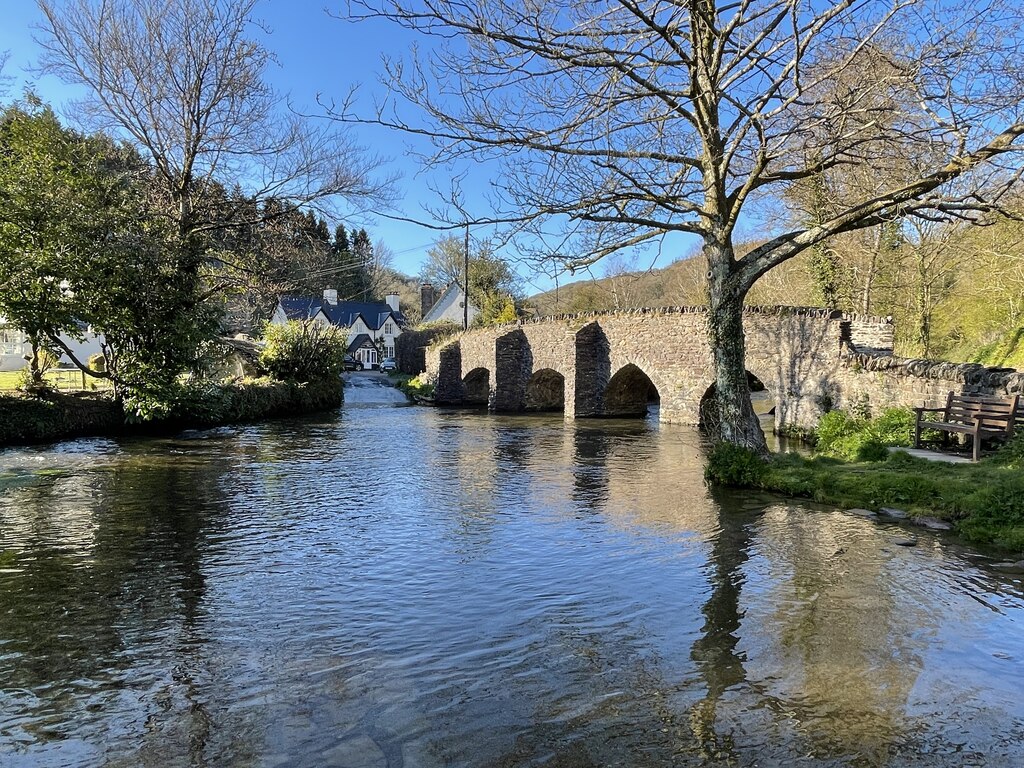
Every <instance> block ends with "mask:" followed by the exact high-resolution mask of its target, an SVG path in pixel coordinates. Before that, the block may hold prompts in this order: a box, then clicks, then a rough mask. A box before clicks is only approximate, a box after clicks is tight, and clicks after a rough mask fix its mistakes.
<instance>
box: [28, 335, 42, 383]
mask: <svg viewBox="0 0 1024 768" xmlns="http://www.w3.org/2000/svg"><path fill="white" fill-rule="evenodd" d="M28 340H29V344H31V345H32V356H31V357H30V358H29V360H28V372H29V381H30V383H31V386H32V387H33V388H35V387H42V386H43V367H42V365H41V361H42V359H43V348H42V346H40V344H39V337H38V336H36V335H35V334H32V335H30V336H29V339H28Z"/></svg>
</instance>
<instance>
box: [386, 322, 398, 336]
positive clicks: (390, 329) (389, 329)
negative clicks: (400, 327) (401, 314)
mask: <svg viewBox="0 0 1024 768" xmlns="http://www.w3.org/2000/svg"><path fill="white" fill-rule="evenodd" d="M384 333H386V334H387V335H388V336H394V335H395V326H394V325H392V324H391V323H385V324H384Z"/></svg>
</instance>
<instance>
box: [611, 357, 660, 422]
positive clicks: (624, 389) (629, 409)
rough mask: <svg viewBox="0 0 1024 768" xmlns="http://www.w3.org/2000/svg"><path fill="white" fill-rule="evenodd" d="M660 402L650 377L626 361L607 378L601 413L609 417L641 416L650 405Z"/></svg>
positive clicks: (644, 414)
mask: <svg viewBox="0 0 1024 768" xmlns="http://www.w3.org/2000/svg"><path fill="white" fill-rule="evenodd" d="M660 403H661V395H660V393H659V392H658V388H657V387H656V386H655V385H654V382H653V381H651V377H650V376H648V375H647V374H646V373H644V372H643V370H641V369H640V367H639V366H637V365H635V364H633V363H627V364H626V365H624V366H622V367H621V368H620V369H619V370H618V371H616V372H615V375H614V376H612V377H611V378H610V379H609V380H608V386H607V387H606V388H605V391H604V407H603V408H602V413H603V415H604V416H606V417H609V418H643V417H644V416H646V415H647V413H648V410H649V408H650V406H651V405H655V404H660Z"/></svg>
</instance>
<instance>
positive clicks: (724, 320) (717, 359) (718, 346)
mask: <svg viewBox="0 0 1024 768" xmlns="http://www.w3.org/2000/svg"><path fill="white" fill-rule="evenodd" d="M704 253H705V256H706V257H707V260H708V266H709V272H708V278H709V279H708V283H709V288H710V294H711V296H710V308H709V311H708V335H709V337H710V342H711V350H712V356H713V362H714V371H715V410H716V416H717V419H716V421H717V425H715V427H716V431H717V433H718V434H716V435H714V437H716V438H717V439H718V440H721V441H724V442H728V443H733V444H735V445H742V446H743V447H745V448H749V449H751V450H752V451H755V452H756V453H758V454H760V455H762V456H767V455H768V444H767V442H766V441H765V437H764V432H763V431H762V430H761V422H760V421H759V420H758V418H757V414H756V413H754V406H753V405H752V404H751V402H750V385H749V383H748V382H747V367H746V362H745V360H746V341H745V336H744V333H743V300H744V298H745V297H746V295H747V289H745V288H744V287H742V286H741V284H740V281H739V280H738V279H737V277H736V275H735V274H733V271H732V264H733V252H732V247H731V245H729V244H726V243H724V242H719V243H714V242H712V243H706V244H705V246H704Z"/></svg>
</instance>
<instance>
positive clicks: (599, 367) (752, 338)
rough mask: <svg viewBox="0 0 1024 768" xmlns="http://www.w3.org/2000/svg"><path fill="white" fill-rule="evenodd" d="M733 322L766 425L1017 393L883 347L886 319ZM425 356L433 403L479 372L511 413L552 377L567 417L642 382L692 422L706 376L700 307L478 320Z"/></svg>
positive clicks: (801, 312)
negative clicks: (966, 395)
mask: <svg viewBox="0 0 1024 768" xmlns="http://www.w3.org/2000/svg"><path fill="white" fill-rule="evenodd" d="M744 329H745V332H746V359H747V370H748V371H749V372H750V373H751V374H753V375H754V376H756V377H757V378H758V379H760V381H761V382H762V383H763V384H764V385H765V388H766V389H767V390H768V391H769V393H770V394H771V396H772V399H773V400H774V401H775V403H776V410H775V426H776V429H788V428H797V429H811V428H813V427H814V426H815V425H816V424H817V421H818V419H819V418H820V417H821V414H822V413H824V412H825V411H827V410H829V409H831V408H833V407H840V408H847V409H849V408H864V407H867V408H868V409H869V410H875V409H881V408H883V407H888V406H892V405H904V406H912V405H920V404H922V403H924V402H929V403H940V404H941V402H944V401H945V396H946V393H947V392H948V391H949V390H951V389H952V390H956V391H967V392H977V393H988V394H992V393H995V394H1003V393H1007V392H1021V391H1024V374H1020V373H1016V372H1011V371H1006V370H1002V371H1000V370H995V369H986V368H983V367H982V366H976V365H954V364H950V363H936V362H932V361H914V360H901V359H899V358H895V357H892V355H891V352H892V338H893V326H892V320H891V319H890V318H877V317H865V316H858V315H844V314H842V313H839V312H836V311H832V310H824V309H805V308H793V307H751V308H748V309H747V310H746V312H745V318H744ZM426 357H427V360H426V367H427V373H426V375H427V377H428V378H430V379H431V380H433V381H434V382H435V385H436V387H437V389H436V391H437V399H438V401H439V402H442V403H450V404H458V403H463V402H465V401H466V398H467V390H466V382H467V380H469V381H470V382H471V383H472V386H473V387H474V388H475V390H476V391H479V388H480V386H481V382H486V387H487V388H488V397H487V400H488V406H489V407H490V408H491V409H492V410H498V411H521V410H525V409H527V408H530V407H534V404H535V403H537V402H541V401H543V402H546V403H550V402H552V400H553V399H554V398H555V393H553V392H552V391H551V388H552V386H553V382H557V381H558V380H559V378H561V379H562V380H563V381H564V411H565V417H566V418H567V419H571V418H582V417H601V416H612V415H621V414H623V413H626V412H630V413H632V412H633V411H636V410H637V408H638V405H640V404H643V403H644V402H646V398H647V391H648V388H649V387H650V386H651V385H653V387H654V388H655V389H656V390H657V395H658V397H659V399H660V403H661V405H660V418H661V420H662V421H665V422H677V423H686V424H696V423H698V421H699V419H700V404H701V400H702V398H704V396H705V395H706V394H707V393H708V391H709V389H710V388H711V386H712V384H713V383H714V376H713V369H712V359H711V349H710V345H709V343H708V333H707V313H706V310H705V309H704V308H702V307H669V308H662V309H637V310H630V311H626V312H605V313H587V314H581V315H562V316H555V317H547V318H540V319H537V320H532V321H526V322H521V323H517V324H512V325H506V326H499V327H492V328H484V329H479V330H473V331H470V332H468V333H465V334H462V335H460V336H458V337H456V338H455V339H453V340H449V341H447V342H444V343H442V344H439V345H437V346H434V347H431V348H430V349H429V350H428V351H427V356H426ZM556 374H557V375H556ZM473 399H474V400H476V401H478V402H479V401H480V400H481V399H482V398H481V397H480V395H479V394H477V395H476V396H475V397H474V398H473Z"/></svg>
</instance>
